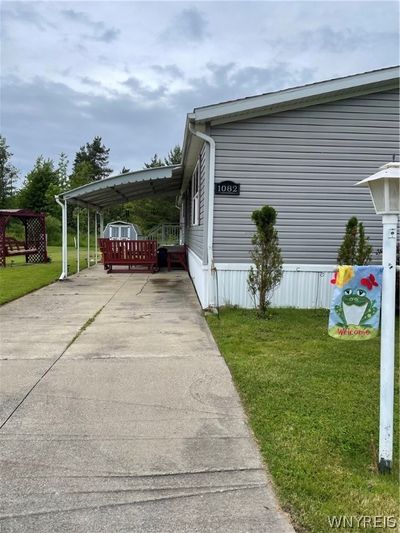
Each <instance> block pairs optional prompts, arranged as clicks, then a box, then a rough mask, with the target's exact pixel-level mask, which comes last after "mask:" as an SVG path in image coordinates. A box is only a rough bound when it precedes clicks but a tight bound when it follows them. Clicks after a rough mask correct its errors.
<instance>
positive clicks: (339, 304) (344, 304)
mask: <svg viewBox="0 0 400 533" xmlns="http://www.w3.org/2000/svg"><path fill="white" fill-rule="evenodd" d="M382 272H383V267H382V266H349V265H342V266H339V267H338V270H337V272H335V274H334V277H333V278H332V279H331V283H332V284H333V285H335V289H334V292H333V297H332V304H331V309H330V314H329V335H330V336H331V337H334V338H335V339H344V340H357V341H361V340H367V339H372V338H373V337H376V336H377V335H378V331H379V318H380V308H381V286H382Z"/></svg>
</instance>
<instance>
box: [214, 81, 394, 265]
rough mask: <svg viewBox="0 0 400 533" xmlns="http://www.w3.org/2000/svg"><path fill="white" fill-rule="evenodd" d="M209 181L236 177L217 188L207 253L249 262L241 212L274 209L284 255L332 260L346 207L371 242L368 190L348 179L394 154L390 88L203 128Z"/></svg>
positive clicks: (245, 216) (248, 229)
mask: <svg viewBox="0 0 400 533" xmlns="http://www.w3.org/2000/svg"><path fill="white" fill-rule="evenodd" d="M211 131H212V136H213V138H214V139H215V142H216V169H215V171H216V181H217V182H218V181H222V180H225V179H229V180H233V181H235V182H238V183H240V186H241V191H240V196H237V197H229V196H216V197H215V207H214V209H215V212H214V243H213V246H214V257H215V260H216V261H218V262H229V263H241V262H249V260H250V257H249V251H250V249H251V236H252V234H253V232H254V226H253V224H252V223H251V220H250V216H251V213H252V211H253V210H254V209H257V208H259V207H261V206H263V205H265V204H269V205H272V206H273V207H275V208H276V209H277V212H278V224H277V228H278V231H279V239H280V245H281V248H282V254H283V259H284V262H285V263H303V264H304V263H306V264H307V263H308V264H336V257H337V250H338V247H339V245H340V243H341V240H342V237H343V233H344V227H345V224H346V222H347V220H348V219H349V218H350V217H351V216H353V215H354V216H357V217H358V218H359V220H360V221H362V222H364V224H365V227H366V233H367V235H369V236H370V238H371V243H372V244H373V246H374V248H375V249H376V248H377V247H379V246H380V243H381V232H382V225H381V219H380V217H378V216H377V215H375V212H374V209H373V205H372V202H371V199H370V195H369V192H368V191H367V190H363V189H360V188H358V187H354V184H355V183H356V182H357V181H359V180H361V179H363V178H365V177H367V176H368V175H370V174H373V173H374V172H375V171H376V170H377V169H378V167H379V166H380V165H382V164H384V163H387V162H389V161H391V160H392V154H396V155H397V157H396V161H398V160H399V159H398V155H399V137H398V131H399V101H398V93H397V92H396V91H395V90H391V91H385V92H380V93H375V94H371V95H366V96H360V97H353V98H349V99H347V100H341V101H337V102H332V103H328V104H320V105H315V106H312V107H307V108H303V109H298V110H293V111H285V112H281V113H277V114H274V115H267V116H263V117H257V118H252V119H248V120H244V121H238V122H235V123H231V124H223V125H218V126H213V127H212V130H211Z"/></svg>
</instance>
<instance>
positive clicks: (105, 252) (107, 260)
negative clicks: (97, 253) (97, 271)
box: [99, 239, 158, 274]
mask: <svg viewBox="0 0 400 533" xmlns="http://www.w3.org/2000/svg"><path fill="white" fill-rule="evenodd" d="M99 248H100V250H101V252H102V260H103V265H104V268H105V269H106V270H107V273H108V274H110V273H112V272H121V273H122V272H124V273H125V272H127V273H132V272H156V271H157V270H158V267H157V241H144V240H143V241H130V240H121V241H119V240H112V239H99ZM114 266H117V267H118V266H127V267H128V268H118V269H114V268H113V267H114Z"/></svg>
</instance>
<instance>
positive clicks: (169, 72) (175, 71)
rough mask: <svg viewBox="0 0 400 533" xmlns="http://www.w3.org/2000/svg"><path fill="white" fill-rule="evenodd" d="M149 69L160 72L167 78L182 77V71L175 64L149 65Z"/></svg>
mask: <svg viewBox="0 0 400 533" xmlns="http://www.w3.org/2000/svg"><path fill="white" fill-rule="evenodd" d="M151 69H152V70H153V71H154V72H156V73H157V74H161V75H162V76H164V77H167V78H180V79H182V78H183V77H184V72H183V70H182V69H180V68H179V67H178V66H177V65H151Z"/></svg>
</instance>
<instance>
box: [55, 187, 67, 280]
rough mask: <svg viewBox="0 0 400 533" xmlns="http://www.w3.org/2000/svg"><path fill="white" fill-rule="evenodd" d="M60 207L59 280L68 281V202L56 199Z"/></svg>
mask: <svg viewBox="0 0 400 533" xmlns="http://www.w3.org/2000/svg"><path fill="white" fill-rule="evenodd" d="M55 199H56V202H57V203H58V205H60V206H61V222H62V231H61V238H62V244H61V257H62V259H61V268H62V272H61V274H60V277H59V279H60V280H63V279H67V277H68V248H67V244H68V243H67V236H68V235H67V208H68V207H67V200H64V201H62V200H60V198H59V197H58V196H56V197H55Z"/></svg>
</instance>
